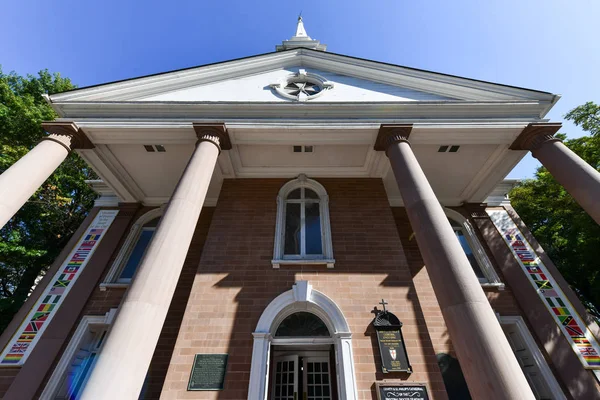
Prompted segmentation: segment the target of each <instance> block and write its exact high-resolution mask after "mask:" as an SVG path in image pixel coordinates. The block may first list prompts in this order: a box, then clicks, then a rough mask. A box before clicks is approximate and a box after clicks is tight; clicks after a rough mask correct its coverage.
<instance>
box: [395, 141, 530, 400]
mask: <svg viewBox="0 0 600 400" xmlns="http://www.w3.org/2000/svg"><path fill="white" fill-rule="evenodd" d="M387 154H388V157H389V159H390V163H391V165H392V169H393V171H394V175H395V177H396V182H397V183H398V187H399V189H400V194H401V195H402V199H403V201H404V207H405V208H406V212H407V215H408V219H409V221H410V223H411V226H412V228H413V229H414V231H415V237H416V239H417V243H418V244H419V248H420V249H421V254H422V255H423V260H424V261H425V266H426V268H427V272H428V273H429V277H430V278H431V284H432V286H433V290H434V292H435V295H436V298H437V300H438V302H439V304H440V308H441V311H442V315H443V316H444V321H445V322H446V326H447V327H448V332H449V333H450V339H451V340H452V345H453V346H454V348H455V350H456V354H457V355H458V360H459V361H460V365H461V367H462V370H463V372H464V374H465V379H466V381H467V384H468V386H469V391H470V392H471V396H472V397H473V398H474V399H489V400H492V399H498V400H500V399H502V400H505V399H512V400H517V399H518V400H525V399H534V396H533V393H532V391H531V388H530V387H529V384H528V383H527V380H526V378H525V375H524V374H523V371H522V370H521V367H520V366H519V363H518V362H517V359H516V358H515V356H514V354H513V352H512V349H511V347H510V345H509V343H508V341H507V339H506V336H505V335H504V332H503V331H502V328H501V327H500V323H499V322H498V320H497V319H496V316H495V314H494V311H493V310H492V307H491V306H490V303H489V301H488V299H487V297H486V296H485V294H484V292H483V290H482V289H481V285H480V284H479V280H478V279H477V277H476V276H475V272H474V271H473V269H472V268H471V265H470V263H469V260H468V259H467V257H466V256H465V253H464V251H463V249H462V247H461V246H460V243H459V242H458V240H457V239H456V237H455V235H454V231H453V230H452V227H451V226H450V223H449V222H448V218H447V217H446V214H445V213H444V210H443V209H442V206H441V205H440V203H439V201H438V199H437V197H436V196H435V193H434V192H433V189H432V188H431V185H430V184H429V182H428V181H427V178H426V176H425V174H424V173H423V170H422V169H421V166H420V165H419V163H418V161H417V159H416V157H415V155H414V153H413V151H412V149H411V147H410V144H409V143H408V142H407V141H404V140H402V141H398V142H395V143H392V144H391V145H390V146H389V147H388V150H387Z"/></svg>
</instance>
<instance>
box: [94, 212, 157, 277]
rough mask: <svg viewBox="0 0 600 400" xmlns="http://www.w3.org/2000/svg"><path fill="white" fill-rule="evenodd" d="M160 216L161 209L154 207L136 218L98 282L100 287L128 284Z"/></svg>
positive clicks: (150, 239)
mask: <svg viewBox="0 0 600 400" xmlns="http://www.w3.org/2000/svg"><path fill="white" fill-rule="evenodd" d="M161 216H162V209H161V208H156V209H154V210H151V211H148V212H147V213H146V214H144V215H142V216H141V217H139V218H138V219H137V221H136V222H135V224H134V225H133V226H132V227H131V230H130V232H129V235H128V236H127V239H126V240H125V243H124V244H123V246H122V247H121V250H120V251H119V254H118V255H117V258H116V259H115V261H114V263H113V265H112V267H111V269H110V271H109V272H108V274H107V275H106V279H105V280H104V282H103V283H102V284H100V288H101V289H102V288H106V287H121V286H127V285H129V283H130V282H131V279H132V278H133V276H134V274H135V272H136V271H137V268H138V266H139V265H140V262H141V261H142V257H143V256H144V254H145V253H146V250H147V249H148V246H149V245H150V242H151V241H152V237H153V236H154V231H156V227H157V226H158V222H159V221H160V218H161Z"/></svg>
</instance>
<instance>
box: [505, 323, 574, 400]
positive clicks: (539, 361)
mask: <svg viewBox="0 0 600 400" xmlns="http://www.w3.org/2000/svg"><path fill="white" fill-rule="evenodd" d="M498 320H499V321H500V325H514V326H515V327H516V328H517V331H518V332H519V334H520V335H521V337H522V338H523V341H524V342H525V345H526V346H527V349H529V351H530V352H531V354H532V355H533V360H534V362H535V363H536V365H537V367H538V368H539V369H540V372H541V373H542V377H543V378H544V381H545V382H546V384H547V385H548V389H549V391H550V393H552V395H553V396H554V397H553V399H554V400H566V397H565V395H564V393H563V390H562V389H561V387H560V385H559V384H558V382H557V381H556V378H555V377H554V374H553V373H552V371H551V370H550V367H549V366H548V363H546V359H545V358H544V356H543V355H542V352H541V351H540V349H539V347H538V345H537V344H536V343H535V339H534V338H533V336H532V335H531V333H530V332H529V329H528V328H527V325H526V324H525V321H524V320H523V318H522V317H520V316H502V315H499V316H498Z"/></svg>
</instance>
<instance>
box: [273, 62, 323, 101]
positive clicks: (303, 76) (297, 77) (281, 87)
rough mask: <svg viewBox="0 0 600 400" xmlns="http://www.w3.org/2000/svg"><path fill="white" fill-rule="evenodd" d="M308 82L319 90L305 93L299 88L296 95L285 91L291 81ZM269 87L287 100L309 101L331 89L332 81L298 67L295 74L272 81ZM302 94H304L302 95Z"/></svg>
mask: <svg viewBox="0 0 600 400" xmlns="http://www.w3.org/2000/svg"><path fill="white" fill-rule="evenodd" d="M302 82H304V83H309V84H313V85H317V86H318V87H319V89H320V90H319V92H317V93H315V94H312V95H310V94H307V93H305V92H303V91H302V88H298V89H299V93H298V94H297V95H293V94H290V93H288V92H286V91H285V89H286V88H287V86H288V85H290V84H292V83H302ZM269 87H271V89H274V90H275V92H276V93H277V94H278V95H280V96H281V97H283V98H285V99H289V100H296V101H309V100H312V99H316V98H317V97H320V96H321V95H323V93H325V92H326V91H328V90H329V89H333V83H331V82H329V81H328V80H327V79H325V78H323V77H322V76H321V75H317V74H314V73H311V72H307V71H306V70H305V69H300V71H299V72H298V73H297V74H292V75H289V76H288V77H287V78H286V79H283V80H281V81H279V82H277V83H272V84H270V85H269ZM302 94H304V95H305V96H302Z"/></svg>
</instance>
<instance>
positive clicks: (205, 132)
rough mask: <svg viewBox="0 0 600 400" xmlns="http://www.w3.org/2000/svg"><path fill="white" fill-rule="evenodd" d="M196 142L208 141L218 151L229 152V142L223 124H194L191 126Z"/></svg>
mask: <svg viewBox="0 0 600 400" xmlns="http://www.w3.org/2000/svg"><path fill="white" fill-rule="evenodd" d="M192 126H193V127H194V131H196V136H197V137H198V141H199V142H201V141H209V142H212V143H214V144H215V145H216V146H217V147H218V148H219V151H220V150H231V140H230V139H229V134H228V133H227V128H225V124H201V123H196V122H194V123H193V124H192Z"/></svg>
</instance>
